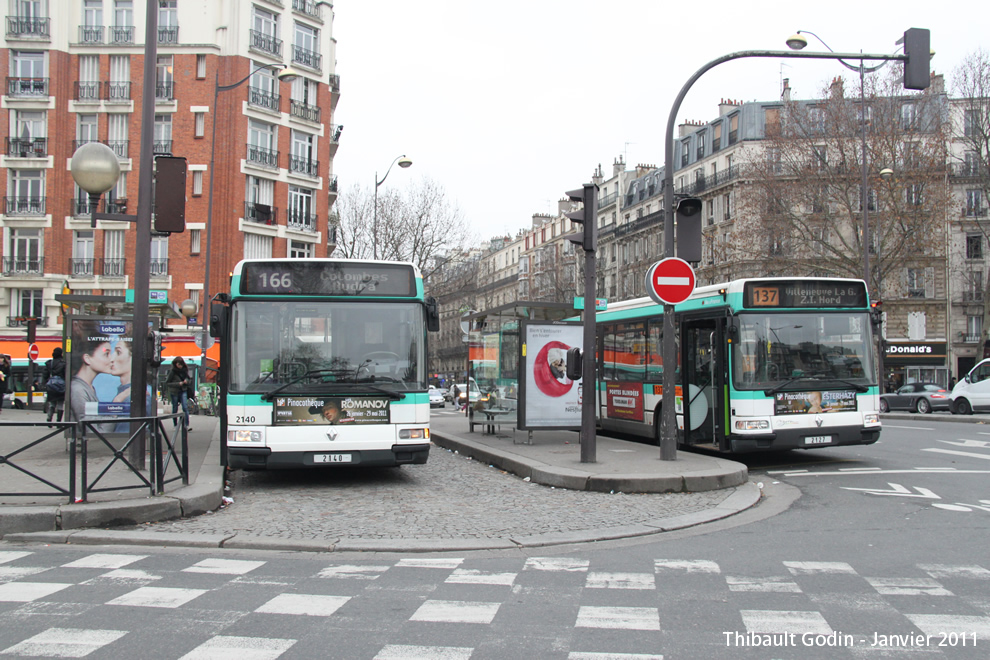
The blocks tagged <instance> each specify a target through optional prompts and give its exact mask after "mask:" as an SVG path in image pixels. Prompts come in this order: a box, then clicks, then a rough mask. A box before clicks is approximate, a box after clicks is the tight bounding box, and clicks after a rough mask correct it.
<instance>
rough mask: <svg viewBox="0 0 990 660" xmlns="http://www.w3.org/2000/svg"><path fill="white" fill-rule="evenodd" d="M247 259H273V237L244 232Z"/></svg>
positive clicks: (245, 256)
mask: <svg viewBox="0 0 990 660" xmlns="http://www.w3.org/2000/svg"><path fill="white" fill-rule="evenodd" d="M244 258H245V259H271V258H272V237H271V236H262V235H260V234H244Z"/></svg>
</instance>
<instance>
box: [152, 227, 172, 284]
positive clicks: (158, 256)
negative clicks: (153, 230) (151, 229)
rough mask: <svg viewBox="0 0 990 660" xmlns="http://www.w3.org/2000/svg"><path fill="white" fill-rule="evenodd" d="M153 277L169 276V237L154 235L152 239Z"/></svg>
mask: <svg viewBox="0 0 990 660" xmlns="http://www.w3.org/2000/svg"><path fill="white" fill-rule="evenodd" d="M150 265H151V276H152V277H166V276H168V236H167V235H162V234H158V235H152V237H151V264H150Z"/></svg>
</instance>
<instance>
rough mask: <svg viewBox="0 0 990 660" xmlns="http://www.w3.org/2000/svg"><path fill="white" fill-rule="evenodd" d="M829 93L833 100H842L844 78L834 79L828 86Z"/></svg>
mask: <svg viewBox="0 0 990 660" xmlns="http://www.w3.org/2000/svg"><path fill="white" fill-rule="evenodd" d="M828 91H829V94H830V95H831V97H832V98H833V99H841V98H842V96H843V94H842V92H843V82H842V78H833V79H832V84H831V85H829V86H828Z"/></svg>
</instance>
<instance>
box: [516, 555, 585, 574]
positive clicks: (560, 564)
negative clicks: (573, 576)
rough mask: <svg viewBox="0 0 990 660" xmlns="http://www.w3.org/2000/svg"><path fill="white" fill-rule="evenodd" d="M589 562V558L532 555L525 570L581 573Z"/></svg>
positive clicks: (524, 567)
mask: <svg viewBox="0 0 990 660" xmlns="http://www.w3.org/2000/svg"><path fill="white" fill-rule="evenodd" d="M589 564H590V562H589V561H588V560H587V559H570V558H568V557H530V558H529V559H527V560H526V564H525V565H524V566H523V570H524V571H563V572H565V573H581V572H586V571H587V570H588V566H589Z"/></svg>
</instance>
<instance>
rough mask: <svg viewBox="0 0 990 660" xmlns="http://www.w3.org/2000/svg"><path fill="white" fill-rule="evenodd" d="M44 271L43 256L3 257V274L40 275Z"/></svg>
mask: <svg viewBox="0 0 990 660" xmlns="http://www.w3.org/2000/svg"><path fill="white" fill-rule="evenodd" d="M44 272H45V258H44V257H4V258H3V274H4V275H41V274H43V273H44Z"/></svg>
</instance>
